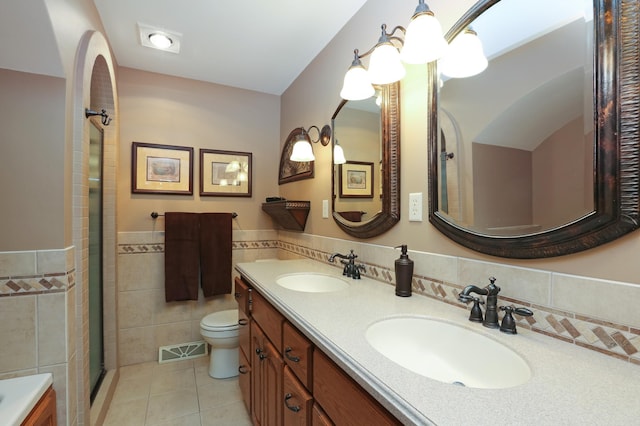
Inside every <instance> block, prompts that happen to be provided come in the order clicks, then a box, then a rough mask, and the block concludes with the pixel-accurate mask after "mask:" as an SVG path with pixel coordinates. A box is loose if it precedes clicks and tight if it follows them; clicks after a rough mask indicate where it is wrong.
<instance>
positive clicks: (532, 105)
mask: <svg viewBox="0 0 640 426" xmlns="http://www.w3.org/2000/svg"><path fill="white" fill-rule="evenodd" d="M632 3H635V4H632ZM622 7H624V8H626V9H625V11H622V10H621V8H622ZM549 10H553V13H549ZM623 15H624V16H625V20H626V21H627V22H628V27H622V26H621V25H622V21H621V20H620V16H623ZM605 16H610V17H614V19H610V20H605V18H604V17H605ZM594 18H595V19H594ZM637 24H638V5H637V2H629V3H625V4H622V5H619V3H618V2H605V1H601V0H595V1H594V2H593V3H591V2H589V1H586V0H566V1H562V2H556V1H553V0H545V1H544V2H541V1H540V0H527V1H524V2H523V1H522V0H501V1H500V0H483V1H480V2H478V3H477V4H476V5H475V6H474V7H473V8H472V9H471V10H470V11H469V12H468V13H467V14H465V16H463V17H462V18H461V19H460V20H459V21H458V22H457V23H456V24H455V25H454V27H453V28H452V29H451V31H450V32H449V34H447V39H448V40H451V39H453V37H454V36H455V35H456V34H458V33H459V32H461V31H463V30H464V29H465V28H467V27H469V26H473V29H474V30H475V32H476V33H477V34H478V36H479V37H480V39H481V40H482V43H483V47H484V51H485V54H486V55H487V57H488V59H489V66H488V68H487V69H486V70H484V71H483V72H482V73H480V74H478V75H475V76H473V77H471V78H457V79H456V78H453V79H447V78H446V77H441V78H442V80H441V81H439V82H438V81H437V77H436V74H435V66H433V65H432V66H431V67H430V76H429V77H430V79H431V84H432V87H433V88H434V89H433V92H432V93H433V96H434V98H433V99H432V102H431V104H430V108H431V110H432V111H433V110H434V109H435V108H436V107H437V108H438V114H437V121H436V120H435V119H433V118H432V119H431V122H430V135H429V140H430V148H429V156H430V158H429V168H430V183H429V188H430V216H429V217H430V221H431V222H432V223H433V224H434V226H436V228H438V229H439V230H440V231H442V232H443V233H445V234H446V235H448V236H449V237H450V238H452V239H454V240H455V241H457V242H459V243H460V244H462V245H465V246H467V247H470V248H473V249H475V250H478V251H481V252H485V253H489V254H494V255H499V256H505V257H520V258H532V257H548V256H557V255H561V254H567V253H572V252H576V251H580V250H585V249H587V248H590V247H593V246H596V245H598V244H602V243H603V242H606V241H610V240H612V239H614V238H616V237H618V236H620V235H622V234H624V233H626V232H629V231H631V230H633V229H636V228H637V227H638V223H637V218H638V205H637V197H638V188H637V178H638V172H637V165H635V166H633V167H631V165H630V164H628V161H629V160H628V159H627V158H637V157H635V156H637V150H638V148H637V140H634V139H636V138H637V129H638V121H637V118H638V111H637V107H638V97H637V95H638V94H637V90H638V88H637V86H634V85H632V83H633V81H635V79H637V78H638V51H637V44H638V40H637V31H635V30H633V28H636V27H634V25H635V26H637ZM616 40H624V42H625V43H627V44H629V49H623V48H622V47H621V46H619V45H618V43H617V42H616ZM631 47H633V48H631ZM616 49H620V50H616ZM618 81H619V82H620V88H621V90H619V91H616V90H617V88H616V86H615V85H613V84H611V83H612V82H618ZM438 86H440V90H439V91H438V90H437V89H436V88H437V87H438ZM594 90H595V93H594ZM618 93H620V95H619V96H618ZM612 105H613V106H615V105H618V106H619V108H620V110H619V111H618V110H617V109H616V108H611V106H612ZM594 108H595V110H594ZM430 116H431V117H433V116H434V114H431V115H430ZM634 135H635V136H636V138H634ZM628 156H631V157H628ZM630 167H631V168H630Z"/></svg>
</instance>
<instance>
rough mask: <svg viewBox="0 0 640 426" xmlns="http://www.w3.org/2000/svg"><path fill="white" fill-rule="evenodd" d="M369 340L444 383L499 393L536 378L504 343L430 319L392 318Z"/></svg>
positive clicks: (376, 328) (373, 330) (398, 360)
mask: <svg viewBox="0 0 640 426" xmlns="http://www.w3.org/2000/svg"><path fill="white" fill-rule="evenodd" d="M495 331H496V332H497V333H499V331H498V330H495ZM514 338H515V339H517V336H514ZM366 339H367V341H368V342H369V344H371V346H373V348H374V349H376V350H377V351H378V352H380V353H381V354H382V355H384V356H385V357H387V358H389V359H390V360H391V361H393V362H395V363H396V364H399V365H401V366H402V367H404V368H406V369H408V370H411V371H413V372H414V373H417V374H420V375H422V376H425V377H429V378H432V379H435V380H439V381H441V382H445V383H453V384H457V385H464V386H466V387H471V388H484V389H500V388H509V387H513V386H517V385H520V384H523V383H525V382H527V381H528V380H529V378H530V377H531V369H530V368H529V366H528V365H527V363H526V362H525V361H524V359H522V358H521V357H520V355H518V354H516V353H515V352H514V351H512V350H511V349H509V348H507V347H506V346H504V345H503V344H501V343H499V342H497V341H495V340H493V339H491V338H489V337H486V336H484V335H482V334H480V333H476V332H474V331H471V330H468V329H466V328H463V327H460V326H457V325H454V324H450V323H447V322H443V321H438V320H434V319H430V318H424V317H410V316H406V317H394V318H387V319H384V320H381V321H379V322H375V323H373V324H371V325H370V326H369V327H368V328H367V331H366Z"/></svg>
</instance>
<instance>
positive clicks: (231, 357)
mask: <svg viewBox="0 0 640 426" xmlns="http://www.w3.org/2000/svg"><path fill="white" fill-rule="evenodd" d="M200 334H201V335H202V337H203V338H204V340H205V341H206V342H207V343H209V344H210V345H211V353H210V355H209V356H210V357H211V359H210V362H209V376H211V377H213V378H214V379H226V378H229V377H235V376H237V375H238V347H239V340H238V310H237V309H230V310H227V311H220V312H214V313H212V314H209V315H207V316H205V317H204V318H202V321H200Z"/></svg>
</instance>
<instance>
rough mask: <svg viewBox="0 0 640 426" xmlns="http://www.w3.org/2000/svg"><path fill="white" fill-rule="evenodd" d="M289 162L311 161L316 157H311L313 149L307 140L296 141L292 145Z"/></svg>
mask: <svg viewBox="0 0 640 426" xmlns="http://www.w3.org/2000/svg"><path fill="white" fill-rule="evenodd" d="M289 159H290V160H291V161H313V160H315V159H316V157H315V156H314V155H313V148H311V144H310V143H309V141H307V140H304V139H303V140H298V142H296V143H295V144H294V145H293V151H291V157H290V158H289Z"/></svg>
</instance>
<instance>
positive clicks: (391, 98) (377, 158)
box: [332, 83, 400, 238]
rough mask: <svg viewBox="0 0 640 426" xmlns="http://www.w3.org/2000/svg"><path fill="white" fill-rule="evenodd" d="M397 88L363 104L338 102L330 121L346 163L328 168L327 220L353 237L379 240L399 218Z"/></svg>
mask: <svg viewBox="0 0 640 426" xmlns="http://www.w3.org/2000/svg"><path fill="white" fill-rule="evenodd" d="M398 86H399V83H394V84H390V85H384V86H378V87H377V88H376V96H374V97H372V98H369V99H365V100H361V101H346V100H343V101H342V102H341V103H340V105H339V106H338V108H337V109H336V112H335V113H334V115H333V117H332V126H333V140H334V143H336V142H338V143H339V144H340V146H341V147H342V149H343V151H344V156H345V158H346V161H347V162H346V163H345V164H333V163H332V167H333V173H332V192H333V218H334V220H335V221H336V223H337V224H338V226H339V227H340V228H342V229H343V230H344V231H345V232H347V233H348V234H349V235H352V236H355V237H360V238H370V237H373V236H376V235H380V234H382V233H383V232H386V231H387V230H388V229H390V228H391V227H392V226H393V225H395V224H396V223H397V222H398V220H399V219H400V208H399V203H400V194H399V186H400V182H399V170H400V164H399V151H400V147H399V145H400V117H399V99H398V98H399V94H398ZM334 160H335V159H334Z"/></svg>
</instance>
